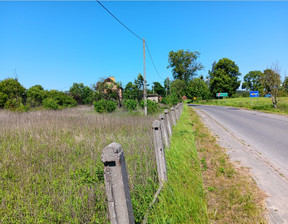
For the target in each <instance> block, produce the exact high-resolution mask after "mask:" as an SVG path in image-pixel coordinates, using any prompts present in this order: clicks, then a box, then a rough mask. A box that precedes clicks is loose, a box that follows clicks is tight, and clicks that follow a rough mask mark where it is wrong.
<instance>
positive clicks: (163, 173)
mask: <svg viewBox="0 0 288 224" xmlns="http://www.w3.org/2000/svg"><path fill="white" fill-rule="evenodd" d="M152 128H153V136H154V146H155V155H156V161H157V171H158V178H159V182H160V183H163V182H167V168H166V159H165V151H164V144H163V140H162V133H161V122H160V121H158V120H155V121H153V124H152Z"/></svg>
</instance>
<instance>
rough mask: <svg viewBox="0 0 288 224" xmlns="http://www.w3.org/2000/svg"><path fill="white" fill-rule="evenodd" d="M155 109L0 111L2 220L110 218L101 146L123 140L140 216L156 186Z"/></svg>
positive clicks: (91, 220) (89, 220)
mask: <svg viewBox="0 0 288 224" xmlns="http://www.w3.org/2000/svg"><path fill="white" fill-rule="evenodd" d="M155 118H156V115H155V116H147V117H144V116H137V115H134V116H133V115H131V114H129V113H124V112H116V113H113V114H103V115H101V114H97V113H95V112H94V111H93V110H92V108H89V107H78V108H73V109H67V110H63V111H34V112H29V113H13V112H8V111H4V110H0V223H20V222H21V223H108V222H109V221H108V218H107V215H106V214H107V212H106V211H107V208H106V203H105V200H106V196H105V190H104V188H105V186H104V180H103V164H102V162H101V151H102V149H103V148H104V147H105V146H106V145H108V144H110V143H111V142H113V141H116V142H118V143H120V144H121V145H122V148H123V150H124V153H125V157H126V164H127V166H128V172H129V179H130V187H131V196H132V201H133V209H134V215H135V218H136V221H137V222H139V221H140V220H141V218H142V216H143V213H144V212H145V211H146V208H147V207H148V205H149V203H150V202H151V200H152V197H153V195H154V192H155V191H156V189H157V187H158V186H157V173H156V172H157V169H156V162H155V158H154V148H153V147H154V146H153V141H152V137H153V136H152V126H151V125H152V121H153V120H154V119H155Z"/></svg>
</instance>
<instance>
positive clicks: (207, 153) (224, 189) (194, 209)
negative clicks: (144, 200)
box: [148, 107, 266, 224]
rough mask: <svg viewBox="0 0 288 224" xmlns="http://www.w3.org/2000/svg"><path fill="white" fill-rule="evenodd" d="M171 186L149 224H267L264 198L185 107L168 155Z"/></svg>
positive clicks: (165, 189)
mask: <svg viewBox="0 0 288 224" xmlns="http://www.w3.org/2000/svg"><path fill="white" fill-rule="evenodd" d="M166 160H167V167H168V183H167V184H166V185H164V190H163V191H162V192H161V194H160V197H159V202H158V203H156V204H155V205H154V207H153V209H152V210H151V213H150V217H149V222H148V223H249V224H250V223H266V220H265V218H264V217H265V206H264V200H265V194H264V193H263V192H262V191H261V190H259V189H258V187H257V185H256V183H255V181H254V180H253V179H252V178H251V177H250V176H249V172H248V170H247V169H244V168H237V167H236V166H235V165H234V164H233V163H231V162H230V161H229V158H228V156H227V155H226V154H225V150H224V149H222V148H220V147H219V146H218V145H217V144H216V140H215V138H214V137H213V136H211V134H210V133H209V131H208V130H207V129H206V128H205V127H204V125H203V123H202V122H201V121H200V120H199V118H198V116H197V114H196V113H195V112H194V111H193V109H192V108H190V107H185V108H184V112H183V114H182V115H181V119H180V121H179V122H178V124H177V126H176V127H174V128H173V137H172V139H171V147H170V149H168V150H167V151H166Z"/></svg>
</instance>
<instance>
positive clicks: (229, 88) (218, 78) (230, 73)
mask: <svg viewBox="0 0 288 224" xmlns="http://www.w3.org/2000/svg"><path fill="white" fill-rule="evenodd" d="M240 75H241V73H239V67H238V66H237V65H236V64H235V62H234V61H232V60H230V59H228V58H222V59H220V60H219V61H218V62H217V63H216V62H214V63H213V65H212V70H211V71H210V70H209V88H210V92H211V94H212V96H213V97H216V93H219V92H227V93H228V96H232V95H233V94H235V93H236V90H237V89H238V87H239V86H240V82H241V81H239V80H238V77H239V76H240Z"/></svg>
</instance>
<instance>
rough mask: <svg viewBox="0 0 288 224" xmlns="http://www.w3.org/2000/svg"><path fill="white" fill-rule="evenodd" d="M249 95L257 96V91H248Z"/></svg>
mask: <svg viewBox="0 0 288 224" xmlns="http://www.w3.org/2000/svg"><path fill="white" fill-rule="evenodd" d="M250 97H259V91H250Z"/></svg>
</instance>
